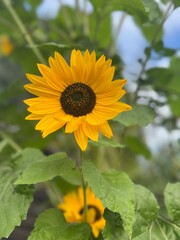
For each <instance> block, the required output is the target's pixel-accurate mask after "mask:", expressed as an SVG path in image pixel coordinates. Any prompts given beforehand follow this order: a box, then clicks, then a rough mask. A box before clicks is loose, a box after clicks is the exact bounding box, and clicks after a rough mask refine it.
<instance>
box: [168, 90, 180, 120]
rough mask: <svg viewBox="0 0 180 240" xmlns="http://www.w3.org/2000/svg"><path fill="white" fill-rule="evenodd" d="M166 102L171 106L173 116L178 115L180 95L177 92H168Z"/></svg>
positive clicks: (179, 113) (179, 112) (179, 111)
mask: <svg viewBox="0 0 180 240" xmlns="http://www.w3.org/2000/svg"><path fill="white" fill-rule="evenodd" d="M168 102H169V105H170V108H171V111H172V113H173V115H174V116H176V117H179V116H180V107H179V106H180V96H179V95H177V94H173V95H172V94H169V95H168Z"/></svg>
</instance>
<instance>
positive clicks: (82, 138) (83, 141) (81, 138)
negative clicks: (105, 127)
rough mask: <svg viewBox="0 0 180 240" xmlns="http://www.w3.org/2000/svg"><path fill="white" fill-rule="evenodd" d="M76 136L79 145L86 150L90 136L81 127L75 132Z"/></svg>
mask: <svg viewBox="0 0 180 240" xmlns="http://www.w3.org/2000/svg"><path fill="white" fill-rule="evenodd" d="M74 136H75V139H76V142H77V144H78V145H79V147H80V148H81V150H82V151H85V150H86V148H87V144H88V138H87V136H86V135H85V134H84V132H83V130H82V128H81V127H79V128H78V129H77V130H76V131H75V132H74Z"/></svg>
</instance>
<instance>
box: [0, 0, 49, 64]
mask: <svg viewBox="0 0 180 240" xmlns="http://www.w3.org/2000/svg"><path fill="white" fill-rule="evenodd" d="M2 1H3V3H4V5H5V6H6V8H7V9H8V11H9V13H10V14H11V16H12V18H13V19H14V21H15V22H16V24H17V26H18V27H19V29H20V31H21V33H22V35H23V36H24V38H25V39H26V41H27V43H28V44H29V45H30V46H34V45H35V43H34V41H33V39H32V38H31V36H30V35H29V33H28V31H27V30H26V27H25V25H24V23H23V22H22V21H21V19H20V17H19V16H18V14H17V13H16V11H15V10H14V8H13V7H12V5H11V2H10V0H2ZM32 51H33V52H34V54H35V55H36V57H37V58H38V59H39V61H40V62H41V63H46V61H45V60H44V58H43V56H42V54H41V52H40V51H39V49H38V48H32Z"/></svg>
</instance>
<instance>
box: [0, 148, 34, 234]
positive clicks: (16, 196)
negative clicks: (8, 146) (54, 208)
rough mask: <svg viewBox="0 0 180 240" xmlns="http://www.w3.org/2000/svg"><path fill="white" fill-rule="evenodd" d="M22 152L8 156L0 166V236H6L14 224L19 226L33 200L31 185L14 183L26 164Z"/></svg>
mask: <svg viewBox="0 0 180 240" xmlns="http://www.w3.org/2000/svg"><path fill="white" fill-rule="evenodd" d="M22 154H23V151H22V152H21V153H20V154H19V155H18V156H17V157H15V158H14V157H13V158H10V157H9V159H6V161H7V164H6V165H4V166H1V167H0V176H1V178H0V221H1V227H0V238H2V237H6V238H7V237H8V236H9V235H10V233H11V232H12V231H13V229H14V228H15V226H20V224H21V221H22V220H23V219H25V218H26V215H27V211H28V208H29V206H30V204H31V202H32V200H33V188H32V186H27V185H24V186H16V185H14V182H15V180H16V179H17V178H18V176H19V174H20V172H22V171H23V169H24V166H25V165H26V164H25V161H26V159H24V161H22ZM20 163H21V164H20Z"/></svg>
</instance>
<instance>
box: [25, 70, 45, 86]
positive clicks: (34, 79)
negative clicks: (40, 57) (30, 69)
mask: <svg viewBox="0 0 180 240" xmlns="http://www.w3.org/2000/svg"><path fill="white" fill-rule="evenodd" d="M26 77H27V78H28V79H29V81H31V82H32V83H34V84H35V85H40V86H43V87H48V85H47V83H46V80H45V79H44V78H43V77H41V76H36V75H33V74H28V73H27V74H26Z"/></svg>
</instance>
